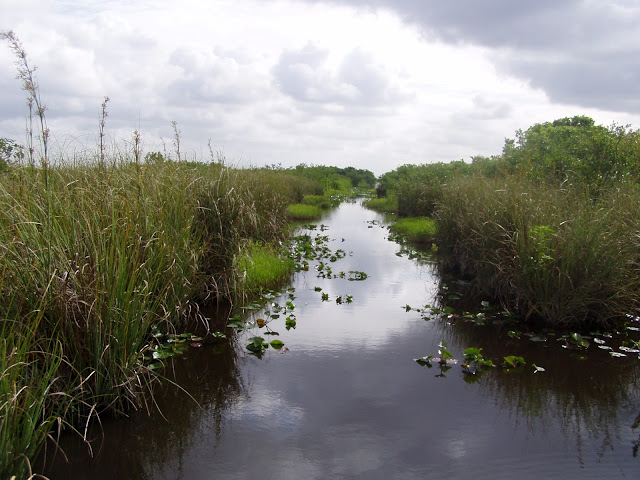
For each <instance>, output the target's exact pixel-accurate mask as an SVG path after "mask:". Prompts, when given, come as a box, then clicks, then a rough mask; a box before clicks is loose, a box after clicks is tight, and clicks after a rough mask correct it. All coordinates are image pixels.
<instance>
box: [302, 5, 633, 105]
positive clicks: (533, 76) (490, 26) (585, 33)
mask: <svg viewBox="0 0 640 480" xmlns="http://www.w3.org/2000/svg"><path fill="white" fill-rule="evenodd" d="M306 1H309V2H312V3H333V4H340V5H350V6H354V7H361V8H366V9H372V8H373V9H375V8H383V9H387V10H390V11H393V12H395V13H396V14H397V15H399V16H400V18H402V19H403V20H404V21H405V22H407V23H410V24H413V25H416V26H418V27H419V28H420V30H421V31H422V33H423V35H424V36H425V37H426V38H431V39H436V40H439V41H443V42H445V43H450V44H470V45H477V46H481V47H485V48H487V49H489V50H491V51H492V52H493V54H494V56H495V62H496V65H497V67H498V68H499V69H500V70H501V71H502V72H504V73H508V74H510V75H514V76H517V77H519V78H521V79H523V80H525V81H527V82H529V83H530V85H531V86H533V87H535V88H540V89H541V90H543V91H544V92H545V93H546V94H547V95H548V97H549V98H550V99H551V100H552V101H555V102H559V103H567V104H574V105H579V106H583V107H595V108H600V109H604V110H612V111H626V112H633V113H638V112H640V101H639V100H637V99H638V98H640V82H639V81H638V80H640V79H639V78H638V73H639V72H638V70H639V67H638V58H640V35H638V32H639V31H640V2H638V1H637V0H626V1H625V0H617V1H603V2H595V1H589V0H567V1H563V2H559V1H557V0H538V1H536V2H514V1H512V0H487V1H482V2H479V1H477V0H453V1H447V2H438V1H429V2H425V1H423V0H306Z"/></svg>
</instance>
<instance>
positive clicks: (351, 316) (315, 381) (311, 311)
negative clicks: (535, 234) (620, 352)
mask: <svg viewBox="0 0 640 480" xmlns="http://www.w3.org/2000/svg"><path fill="white" fill-rule="evenodd" d="M374 220H375V221H377V222H380V223H382V222H383V218H382V217H381V216H379V215H377V214H375V213H373V212H370V211H368V210H366V209H363V208H362V207H361V206H360V205H359V204H350V203H347V204H343V205H342V206H341V207H340V208H339V209H337V210H336V211H334V212H333V213H331V214H330V215H329V216H328V217H327V218H326V219H325V220H323V223H324V224H325V225H327V226H328V230H326V231H325V232H322V234H325V235H329V236H330V238H331V239H333V240H332V242H331V244H330V247H331V248H332V249H338V248H341V249H344V250H345V251H346V252H348V253H350V255H348V256H346V257H345V258H344V259H342V260H339V261H338V262H336V263H334V264H331V267H332V269H333V271H334V273H338V272H339V271H345V272H348V271H350V270H356V271H364V272H366V273H367V274H368V278H367V279H366V280H364V281H348V280H346V279H340V278H338V279H322V278H317V276H316V275H317V272H315V271H313V269H311V270H310V271H309V272H302V273H301V274H299V275H297V276H296V278H295V279H294V282H293V285H292V286H293V287H295V293H294V294H295V297H296V298H295V300H294V303H295V305H296V308H295V313H296V316H297V328H296V329H295V330H291V331H289V332H287V331H286V330H285V328H284V324H283V323H284V322H283V321H281V320H280V319H279V320H278V321H273V322H272V323H271V324H270V327H271V328H272V329H273V330H277V331H279V332H280V337H279V338H280V339H281V340H282V341H284V343H285V345H286V347H287V348H288V352H285V353H283V354H279V353H276V351H275V350H272V349H270V350H269V351H267V353H266V354H265V355H264V356H263V358H261V359H258V358H256V357H255V356H252V355H249V354H248V352H247V351H246V350H245V349H244V344H245V343H246V341H245V340H246V338H248V337H250V336H253V335H255V334H256V333H258V332H257V331H256V330H251V331H249V332H244V333H242V334H241V335H240V338H238V340H237V342H236V343H235V347H234V346H233V345H229V346H227V347H226V348H224V349H223V350H222V351H218V350H215V349H213V348H211V347H204V348H201V349H193V350H192V351H191V352H190V353H189V354H188V355H187V356H186V357H184V358H180V359H177V360H176V361H175V362H174V365H173V368H174V372H175V379H176V381H177V382H178V383H179V384H180V385H182V386H184V388H185V389H186V390H188V391H189V392H190V393H191V395H192V396H193V399H190V398H189V397H188V396H187V395H185V394H184V393H183V392H181V391H180V390H178V389H176V388H167V389H165V390H164V391H162V392H158V399H157V400H158V404H159V406H160V408H161V410H162V412H163V415H164V418H163V417H162V416H160V415H154V416H152V417H149V416H147V415H146V414H143V415H136V416H134V417H132V418H130V419H125V420H120V421H117V422H108V421H105V423H104V425H103V429H102V432H103V433H99V432H98V430H96V433H94V437H95V440H94V442H93V448H94V449H95V457H96V458H95V460H91V459H89V458H88V457H87V455H86V447H83V446H78V445H76V446H74V442H65V446H66V449H67V452H68V454H69V456H70V460H71V462H72V464H71V465H65V464H64V463H62V462H57V463H56V465H55V467H53V469H52V470H50V471H49V472H48V475H49V476H50V478H52V479H58V478H60V479H62V478H65V479H66V478H73V479H80V478H87V479H89V478H91V479H102V478H104V479H107V478H108V479H112V478H120V479H126V478H144V479H147V478H148V479H177V478H180V479H212V478H215V479H255V478H262V479H327V478H331V479H341V478H345V479H349V478H367V479H388V478H398V479H425V478H426V479H431V478H433V479H443V478H480V479H483V478H492V479H495V478H498V479H499V478H504V479H513V478H517V479H526V478H535V479H540V478H598V479H601V478H639V477H640V458H636V455H635V450H634V447H636V444H637V442H638V440H639V435H640V432H639V431H638V429H634V428H632V427H633V424H634V421H635V420H636V417H637V416H638V414H639V413H640V395H639V394H638V364H639V363H640V362H639V361H638V359H637V358H631V357H635V356H634V355H630V356H629V357H627V358H620V359H618V358H611V356H610V355H608V353H607V352H606V351H603V350H599V349H596V348H594V347H593V346H592V347H590V348H589V349H588V350H587V351H586V352H573V353H572V352H568V351H567V350H564V349H562V348H559V347H558V345H557V344H558V342H547V343H544V344H539V343H533V342H530V341H528V340H520V341H518V340H513V339H510V338H509V337H508V336H506V334H505V332H502V331H501V330H500V329H496V328H495V327H483V326H475V325H473V324H470V323H465V322H448V321H447V319H446V318H445V319H440V320H438V319H434V320H431V321H425V320H424V319H423V318H422V317H421V315H420V314H419V313H418V312H416V311H410V312H406V311H405V309H404V308H403V306H404V305H407V304H409V305H412V306H421V305H424V304H426V303H429V304H433V303H434V302H435V295H436V293H437V291H438V285H439V280H438V278H437V276H436V274H435V270H434V267H433V266H432V265H430V264H428V263H424V262H422V263H420V262H418V261H416V260H410V259H408V258H407V257H406V256H405V257H399V256H397V255H396V252H398V250H399V248H400V247H399V246H398V245H397V244H395V243H393V242H390V241H388V240H387V238H386V237H387V234H388V231H387V230H386V229H385V228H383V227H382V226H381V225H380V224H378V223H372V221H374ZM315 287H321V288H322V292H325V293H328V294H329V299H330V301H327V302H323V301H322V300H321V292H317V291H315V290H314V288H315ZM346 295H352V296H353V302H352V303H350V304H347V303H342V304H337V303H336V302H335V298H336V297H337V296H343V298H346ZM286 300H287V298H286V297H283V298H282V299H276V300H275V301H278V302H280V303H282V304H283V303H284V302H285V301H286ZM277 322H280V323H277ZM263 331H264V330H261V332H263ZM441 340H445V341H447V342H448V344H449V349H450V350H451V351H452V353H453V354H454V356H455V357H456V358H458V359H461V358H462V353H461V352H462V350H464V349H465V348H467V347H471V346H473V347H482V348H483V349H484V350H483V352H484V353H485V356H486V357H488V358H492V359H494V361H496V362H498V361H499V360H501V359H502V357H503V356H505V355H510V354H513V355H521V356H523V357H525V359H526V360H527V367H530V365H531V364H533V363H535V364H537V365H540V366H543V367H544V368H545V369H546V371H545V372H543V373H538V374H534V373H533V371H532V369H531V368H526V369H525V370H524V371H522V372H505V371H502V370H501V369H494V370H492V371H489V372H487V373H486V374H484V375H483V376H481V377H480V378H477V381H476V382H468V381H465V378H466V377H465V375H464V374H463V371H462V368H461V366H460V364H457V365H454V366H453V368H451V369H450V370H448V371H446V372H441V371H440V369H439V368H438V366H437V365H436V366H434V367H433V368H431V369H429V368H426V367H421V366H420V365H418V364H417V363H416V362H414V361H413V359H414V358H417V357H422V356H424V355H428V354H436V353H437V350H438V343H439V342H440V341H441ZM500 363H501V362H500ZM467 380H468V379H467ZM196 402H197V403H196ZM636 448H637V447H636ZM58 459H59V457H58Z"/></svg>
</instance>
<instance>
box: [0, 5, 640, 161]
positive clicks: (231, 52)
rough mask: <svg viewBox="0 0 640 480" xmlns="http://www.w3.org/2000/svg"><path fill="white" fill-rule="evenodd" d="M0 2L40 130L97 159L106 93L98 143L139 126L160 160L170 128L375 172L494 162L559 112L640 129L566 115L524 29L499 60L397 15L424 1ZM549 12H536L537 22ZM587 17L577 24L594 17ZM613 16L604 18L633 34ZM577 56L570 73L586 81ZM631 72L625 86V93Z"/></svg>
mask: <svg viewBox="0 0 640 480" xmlns="http://www.w3.org/2000/svg"><path fill="white" fill-rule="evenodd" d="M7 1H8V2H9V8H5V9H3V10H4V11H5V12H7V14H6V15H4V13H5V12H3V18H2V19H1V20H0V29H2V30H9V29H12V30H14V31H15V33H16V34H17V35H18V36H19V38H20V39H21V40H22V42H23V43H24V47H25V48H26V50H27V53H28V55H29V59H30V61H31V62H32V64H33V65H37V66H38V71H37V73H38V80H39V82H40V86H41V91H42V95H43V101H44V103H45V104H46V105H47V106H48V107H49V112H48V114H49V120H50V127H51V129H52V132H53V134H54V135H55V136H57V137H59V138H58V142H59V143H60V144H63V145H69V144H74V145H75V144H76V142H75V141H74V142H69V141H68V140H67V139H66V138H64V137H65V135H67V134H68V135H70V136H71V138H74V139H78V138H80V139H85V140H86V141H87V142H89V144H90V145H89V147H91V142H95V138H96V135H97V125H98V117H99V113H100V104H101V103H102V100H103V98H104V96H109V97H110V98H111V102H110V103H109V117H108V118H107V132H108V134H109V135H110V136H111V137H112V138H115V139H118V138H120V139H130V138H131V134H132V131H133V129H139V130H141V131H142V133H143V135H144V139H145V147H146V148H147V149H148V150H153V149H161V148H162V146H161V142H160V137H162V138H164V139H165V142H166V143H167V144H168V145H170V141H169V140H168V139H170V138H171V137H172V135H173V132H172V129H171V121H173V120H175V121H177V122H178V125H179V128H180V130H181V132H182V136H183V138H182V140H183V147H184V148H183V150H184V151H189V152H195V153H192V154H193V155H200V154H201V153H202V152H207V140H208V139H209V138H210V139H211V141H212V144H213V146H214V148H215V149H217V150H221V151H223V153H224V154H225V156H226V157H227V159H229V160H230V161H231V162H232V163H237V164H253V165H263V164H273V163H276V164H277V163H281V164H283V165H284V166H292V165H295V164H297V163H300V162H305V163H323V164H333V165H339V166H347V165H353V166H356V167H360V168H370V169H372V170H374V171H375V172H376V173H382V172H384V171H387V170H390V169H392V168H395V167H396V166H398V165H400V164H404V163H424V162H430V161H449V160H456V159H459V158H469V157H470V156H471V155H475V154H483V155H491V154H495V153H499V152H500V150H501V147H502V142H503V140H504V137H506V136H512V135H513V132H514V130H515V129H517V128H527V127H528V126H529V125H530V124H531V123H533V122H535V121H546V120H552V119H554V118H558V117H561V116H567V115H574V114H590V115H592V116H593V117H594V118H595V119H596V121H598V122H601V123H605V122H610V121H612V120H618V121H619V122H621V123H628V122H630V123H633V124H638V123H640V122H639V119H640V117H639V116H638V115H637V114H635V113H633V112H632V111H630V112H628V113H625V112H619V113H617V114H615V113H612V112H609V111H606V110H598V109H596V108H595V107H591V108H580V109H577V108H576V107H575V106H571V105H567V104H566V102H567V100H566V99H568V98H571V97H570V95H569V94H570V93H571V92H572V90H571V88H572V87H571V85H570V84H567V83H566V82H565V83H562V82H556V83H555V84H554V89H547V85H548V84H549V82H551V81H553V80H552V72H553V71H552V70H550V69H547V70H540V71H539V72H536V76H535V77H532V78H533V80H531V83H529V82H528V81H527V80H526V78H527V75H526V73H527V72H529V71H530V70H531V69H533V68H535V66H536V65H542V64H541V63H539V62H538V61H537V60H536V58H537V57H536V55H538V54H539V53H538V52H539V51H536V50H535V49H532V48H529V46H526V48H525V47H523V49H519V47H518V45H519V44H522V45H532V44H535V41H538V40H539V41H541V40H540V39H539V38H538V37H535V36H534V34H533V33H532V31H531V28H525V27H526V25H524V24H523V26H522V31H523V33H522V38H521V40H522V41H521V42H518V41H517V40H518V39H517V38H516V41H514V42H513V45H511V46H510V47H508V48H505V47H504V46H498V47H494V46H493V45H491V44H490V43H491V42H492V41H493V42H499V41H500V39H499V38H498V37H496V36H495V35H493V36H491V35H488V34H486V35H485V33H486V32H484V31H482V30H481V29H480V26H475V27H474V29H473V30H472V31H469V36H468V41H466V42H465V43H455V42H451V43H442V42H440V41H436V40H433V37H429V36H428V35H425V32H426V31H427V30H425V29H424V28H422V26H421V25H423V23H421V22H422V20H423V17H421V16H420V10H419V9H418V7H415V6H414V7H411V8H414V13H415V15H414V16H413V17H410V15H406V13H407V12H409V11H411V10H409V8H410V7H409V4H411V5H418V4H413V3H411V2H408V1H406V2H399V3H398V7H397V10H394V7H389V8H387V9H386V10H382V9H380V10H376V9H372V8H369V9H362V8H357V7H358V5H361V4H362V3H363V2H358V1H355V0H354V1H353V2H349V1H344V2H331V3H324V2H311V3H309V2H305V1H293V0H274V1H256V0H243V1H230V0H217V1H203V0H184V1H183V2H169V1H167V0H162V1H154V2H151V1H139V2H135V3H131V2H124V1H121V0H108V1H103V2H97V1H85V2H81V1H79V0H78V1H74V0H67V1H51V2H49V1H45V0H25V1H21V2H17V1H14V0H7ZM374 3H375V2H374ZM377 3H378V4H383V3H384V2H377ZM349 4H353V5H354V6H349ZM390 5H391V4H390ZM394 5H395V4H394ZM402 8H405V10H404V11H403V10H402ZM420 8H422V7H420ZM549 8H552V4H551V3H549V2H547V4H545V7H544V8H542V7H541V9H539V10H536V12H535V13H536V15H535V16H533V17H532V18H533V19H534V20H535V22H533V20H532V22H533V23H532V25H537V24H539V23H540V22H541V21H542V20H543V19H544V15H545V12H547V11H550V12H552V11H553V9H552V10H548V9H549ZM585 8H587V7H583V9H582V10H581V12H582V14H583V16H585V18H594V17H593V15H591V16H589V15H586V14H585V13H584V12H587V13H588V11H587V10H588V9H587V10H585ZM590 8H592V9H597V8H600V7H598V6H597V4H593V5H592V6H591V7H590ZM591 12H595V10H591ZM436 13H437V15H439V17H438V18H441V19H442V21H443V28H445V27H446V26H447V25H449V26H450V27H451V29H458V30H460V28H461V27H462V26H464V22H465V20H464V19H462V20H460V21H459V22H458V23H455V22H453V21H452V19H451V16H450V12H449V10H448V9H442V10H441V11H438V12H436ZM512 13H513V12H511V13H510V12H507V14H509V15H512ZM627 13H628V12H627ZM623 14H625V15H626V13H625V12H624V11H618V10H615V11H611V12H610V13H609V14H608V15H609V16H610V17H611V18H612V19H614V20H615V21H617V22H619V23H620V24H621V25H627V27H628V28H629V29H631V27H632V26H633V25H635V24H634V22H633V21H631V20H626V21H625V20H624V18H625V17H624V16H623ZM507 16H508V15H507ZM541 16H542V18H539V17H541ZM425 18H426V17H425ZM612 21H613V20H612ZM407 22H409V23H407ZM625 22H626V23H625ZM447 28H448V27H447ZM451 29H450V30H447V31H448V32H451V31H453V30H451ZM443 31H444V30H443ZM456 31H457V30H456ZM622 31H623V32H624V31H626V30H625V29H624V28H623V29H622ZM556 33H557V38H571V36H570V35H569V36H567V35H565V34H562V35H563V36H560V33H558V32H556ZM516 34H517V32H514V35H516ZM483 35H484V36H483ZM576 35H578V37H580V35H581V33H580V32H578V33H576ZM534 37H535V38H534ZM580 38H582V37H580ZM625 38H626V37H625V34H624V33H620V34H619V35H618V36H617V37H616V41H615V42H611V43H608V44H607V45H601V47H600V50H599V52H600V53H599V55H600V54H604V53H606V54H609V55H612V54H613V53H615V52H616V51H617V52H619V54H620V55H621V56H622V52H623V50H622V48H621V47H620V48H618V47H617V45H619V44H623V43H624V42H623V41H624V39H625ZM474 39H478V44H477V45H474V41H475V40H474ZM444 40H446V38H445V39H444ZM481 40H482V41H481ZM485 40H486V41H485ZM534 40H535V41H534ZM483 42H484V43H483ZM527 42H528V43H527ZM532 42H533V43H532ZM575 43H576V44H578V43H579V42H575ZM0 47H2V48H0V88H1V89H2V90H1V91H2V94H1V95H0V107H2V108H1V110H0V136H6V137H10V138H15V139H17V140H19V141H20V140H21V138H23V136H24V133H23V132H24V115H25V108H24V98H23V93H22V92H21V91H20V84H19V82H18V81H17V80H15V67H14V65H13V58H12V56H11V52H10V51H9V49H8V48H6V45H0ZM603 52H604V53H603ZM558 55H559V56H558V58H559V59H560V60H561V61H564V60H563V59H565V58H566V57H565V55H564V54H563V53H560V54H558ZM585 55H586V53H585ZM516 58H519V59H520V60H519V62H517V61H516V60H515V59H516ZM583 58H588V57H582V56H581V57H579V58H577V59H576V63H575V65H574V64H571V63H566V64H565V67H564V68H565V69H566V70H567V72H568V73H570V72H569V70H571V71H578V70H580V69H582V70H583V71H589V68H592V67H591V66H590V65H589V64H586V63H584V61H583V60H581V59H583ZM594 58H595V57H594ZM548 59H549V57H547V59H546V61H547V62H548ZM581 62H582V63H581ZM595 64H596V65H597V62H596V63H595ZM510 72H511V73H510ZM516 75H518V77H516ZM634 75H635V74H634V73H633V71H630V72H627V74H626V76H624V75H622V76H621V77H620V79H621V81H624V82H626V83H625V85H627V84H628V85H629V88H635V87H633V86H632V83H633V78H635V77H634ZM594 78H595V77H594ZM601 78H604V77H601ZM607 78H609V77H607ZM620 79H619V80H620ZM625 79H626V80H625ZM587 80H588V79H586V80H585V85H588V86H589V88H592V89H596V88H597V85H596V84H594V83H593V82H591V83H589V82H587ZM613 80H614V79H613V78H611V81H613ZM624 82H623V83H624ZM607 88H610V86H607ZM543 89H545V90H548V91H549V92H551V94H550V95H547V94H545V93H544V92H545V90H543ZM573 92H574V93H575V89H574V90H573ZM594 92H595V94H597V96H598V97H599V98H600V99H601V101H600V108H603V106H605V105H607V102H608V100H607V98H608V97H607V94H608V93H607V91H596V90H594ZM575 97H576V99H577V98H578V95H577V94H576V95H575ZM554 102H558V103H554ZM560 102H565V103H564V104H563V103H560ZM576 102H577V100H576ZM89 149H91V148H89ZM202 155H203V156H204V157H207V156H208V153H203V154H202Z"/></svg>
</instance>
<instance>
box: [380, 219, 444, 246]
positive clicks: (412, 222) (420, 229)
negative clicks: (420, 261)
mask: <svg viewBox="0 0 640 480" xmlns="http://www.w3.org/2000/svg"><path fill="white" fill-rule="evenodd" d="M389 230H391V232H393V233H395V234H397V235H401V236H403V237H404V238H406V239H407V240H409V241H410V242H414V243H430V242H432V241H433V240H434V238H435V236H436V230H437V228H436V222H435V221H433V220H432V219H430V218H427V217H406V218H400V219H398V220H397V221H396V222H394V223H392V224H391V226H390V227H389Z"/></svg>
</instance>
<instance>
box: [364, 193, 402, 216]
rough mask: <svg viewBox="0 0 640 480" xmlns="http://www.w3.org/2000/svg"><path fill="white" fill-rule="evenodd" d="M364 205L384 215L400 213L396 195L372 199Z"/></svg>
mask: <svg viewBox="0 0 640 480" xmlns="http://www.w3.org/2000/svg"><path fill="white" fill-rule="evenodd" d="M363 205H364V206H365V207H367V208H370V209H371V210H375V211H377V212H383V213H397V212H398V197H397V196H396V195H392V194H390V195H388V196H386V197H382V198H370V199H369V200H366V201H365V202H364V203H363Z"/></svg>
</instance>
